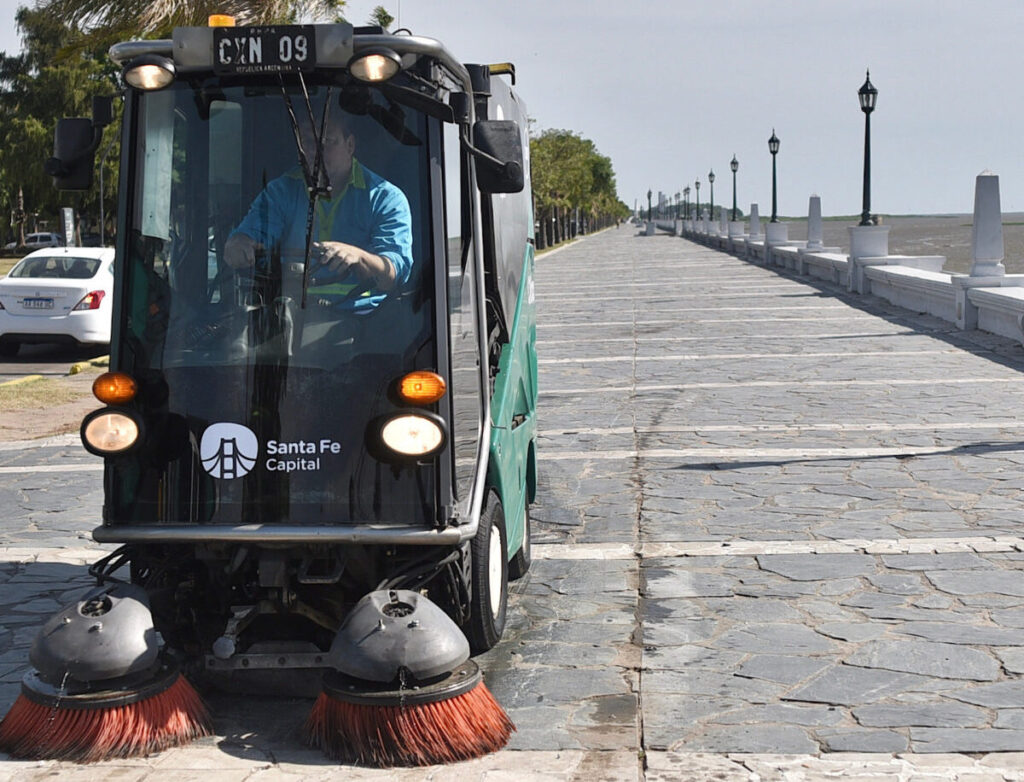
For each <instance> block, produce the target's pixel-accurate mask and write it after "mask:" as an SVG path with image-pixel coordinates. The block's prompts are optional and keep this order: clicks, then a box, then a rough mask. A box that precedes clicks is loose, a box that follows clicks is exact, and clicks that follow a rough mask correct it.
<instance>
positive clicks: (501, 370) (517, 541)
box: [487, 244, 537, 559]
mask: <svg viewBox="0 0 1024 782" xmlns="http://www.w3.org/2000/svg"><path fill="white" fill-rule="evenodd" d="M533 271H534V251H533V245H532V244H527V246H526V252H525V254H524V256H523V274H522V277H521V279H520V284H519V298H518V301H517V303H516V312H515V317H514V319H513V322H512V327H511V330H510V333H509V341H508V343H507V344H506V345H505V346H504V347H503V348H502V351H501V357H500V359H499V363H498V374H497V376H496V377H495V379H494V394H493V396H492V398H491V449H490V454H489V456H490V459H489V464H488V476H487V478H488V484H489V485H490V486H491V487H492V488H493V489H494V490H496V491H497V493H498V496H499V497H500V498H501V504H502V509H503V510H504V513H505V530H506V535H507V537H508V555H509V558H510V559H511V558H512V556H513V555H515V554H516V553H517V552H518V551H519V549H520V547H521V546H522V545H523V532H524V530H525V523H524V521H525V518H526V507H527V505H528V504H529V503H530V502H532V501H533V500H534V499H535V498H536V495H537V452H536V440H537V318H536V312H535V309H536V306H535V301H534V298H535V297H534V287H533Z"/></svg>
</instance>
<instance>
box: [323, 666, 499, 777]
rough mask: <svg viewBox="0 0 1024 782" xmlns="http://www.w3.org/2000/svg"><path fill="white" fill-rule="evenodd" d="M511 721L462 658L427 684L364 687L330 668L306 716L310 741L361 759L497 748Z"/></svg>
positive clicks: (387, 762) (462, 756) (413, 758)
mask: <svg viewBox="0 0 1024 782" xmlns="http://www.w3.org/2000/svg"><path fill="white" fill-rule="evenodd" d="M514 730H515V727H514V726H513V725H512V721H511V720H510V719H509V718H508V716H507V715H506V714H505V712H504V710H503V709H502V708H501V706H500V705H498V702H497V701H496V700H495V699H494V696H493V695H491V692H490V690H488V689H487V687H486V685H484V683H483V678H482V677H481V675H480V669H479V668H478V667H477V665H476V663H474V662H472V661H467V662H465V663H463V664H462V665H461V666H459V668H458V669H456V670H455V671H453V672H452V673H451V674H449V675H448V676H445V677H442V679H441V680H440V681H437V682H434V683H432V684H427V685H420V684H407V685H406V686H405V687H399V688H397V689H390V690H389V689H384V688H383V687H381V688H374V687H368V686H367V683H366V682H359V681H356V680H354V679H350V678H349V677H346V676H343V675H341V674H336V673H332V674H329V675H328V676H327V677H326V679H325V681H324V691H323V692H322V693H321V694H320V697H319V698H318V699H317V702H316V704H315V705H314V707H313V711H312V713H311V714H310V716H309V719H308V721H307V723H306V734H307V738H308V741H309V743H310V745H311V746H314V747H317V748H319V749H321V750H322V751H323V752H324V754H326V755H327V756H328V757H330V758H332V759H334V760H340V761H344V762H347V763H358V764H361V765H365V766H378V767H383V768H388V767H391V766H429V765H433V764H436V763H452V762H455V761H459V760H469V759H471V758H476V757H480V756H481V755H486V754H488V753H490V752H496V751H497V750H499V749H501V748H502V747H504V746H505V744H507V743H508V740H509V737H510V736H511V735H512V731H514Z"/></svg>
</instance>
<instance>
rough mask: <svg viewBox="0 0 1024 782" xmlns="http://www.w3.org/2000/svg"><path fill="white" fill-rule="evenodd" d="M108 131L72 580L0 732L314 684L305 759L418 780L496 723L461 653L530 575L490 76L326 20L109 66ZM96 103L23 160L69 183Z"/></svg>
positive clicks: (506, 108)
mask: <svg viewBox="0 0 1024 782" xmlns="http://www.w3.org/2000/svg"><path fill="white" fill-rule="evenodd" d="M111 56H112V57H113V59H114V60H115V62H117V63H118V64H119V65H120V66H121V67H122V68H123V81H124V84H125V89H124V92H123V101H124V104H123V108H124V110H123V130H122V136H121V166H120V186H119V187H120V189H119V201H120V206H119V211H118V218H117V246H116V251H117V255H116V257H117V260H116V272H115V277H116V288H115V292H114V316H113V339H112V345H111V354H110V358H111V363H110V370H111V371H110V372H108V373H106V374H104V375H102V376H101V377H100V378H98V379H97V381H96V383H95V385H94V392H95V394H96V396H97V397H98V399H99V400H100V401H101V402H102V403H104V405H105V406H104V407H102V408H101V409H98V410H96V411H95V412H93V413H91V414H90V415H88V416H87V417H86V419H85V421H84V422H83V424H82V430H81V431H82V440H83V442H84V444H85V447H86V448H87V449H88V450H89V451H90V452H92V453H93V454H96V455H98V456H101V457H103V459H104V464H105V470H104V479H103V480H104V490H105V493H104V494H105V500H104V506H103V519H102V524H101V525H100V526H98V527H97V528H96V530H95V532H94V537H95V539H96V540H97V541H99V542H100V543H106V544H119V547H118V548H116V550H115V551H113V552H112V553H110V554H109V555H108V556H105V557H104V558H102V559H101V560H99V561H98V562H96V563H95V564H94V565H93V566H92V568H91V570H90V572H91V573H92V575H93V576H95V578H96V580H97V586H96V587H95V589H93V590H92V591H91V592H89V593H88V594H87V595H85V596H84V597H83V598H82V599H81V600H79V601H78V602H77V603H76V604H75V605H72V606H69V607H68V608H67V609H65V610H64V611H62V612H61V613H60V614H58V615H57V616H55V617H53V618H52V619H51V620H50V621H49V622H48V623H47V624H46V625H45V627H44V628H43V630H42V631H41V632H40V634H39V636H38V638H37V639H36V641H35V643H34V645H33V647H32V651H31V655H30V661H31V663H32V666H33V671H32V672H31V673H30V674H29V675H28V676H27V677H26V679H25V681H24V684H23V688H22V695H21V696H20V697H19V699H18V701H17V702H16V703H15V706H14V707H13V708H12V709H11V711H10V712H9V713H8V715H7V716H6V717H5V719H4V721H3V723H2V724H0V748H3V749H4V750H6V751H8V752H10V753H12V754H14V755H17V756H20V757H61V758H70V759H76V760H86V761H89V760H99V759H103V758H108V757H113V756H126V755H132V754H141V753H146V752H149V751H153V750H156V749H161V748H164V747H167V746H172V745H175V744H180V743H182V742H184V741H187V740H188V739H190V738H193V737H195V736H199V735H203V734H204V733H207V732H209V731H210V730H211V727H212V726H211V722H210V717H209V715H208V713H207V712H206V710H205V707H204V706H203V702H202V700H201V699H200V698H199V696H198V694H197V691H196V690H195V689H193V687H192V684H190V681H191V682H198V681H199V680H202V681H203V682H206V681H207V680H211V681H217V680H225V681H230V680H232V679H234V680H235V681H237V679H238V678H239V677H242V676H244V675H245V673H244V672H252V671H260V672H262V673H263V674H264V675H265V677H269V678H272V674H273V672H278V673H280V674H281V679H282V680H284V678H286V677H285V676H284V674H285V673H287V672H291V673H292V674H294V672H295V671H296V670H300V671H318V672H322V674H323V676H322V691H321V694H320V696H319V698H318V700H317V701H316V704H315V705H314V707H313V710H312V713H311V714H310V716H309V719H308V721H307V723H306V725H305V731H306V736H307V739H308V741H309V742H310V743H311V744H313V745H315V746H319V747H321V748H322V749H324V750H325V751H326V752H327V753H328V754H329V755H331V756H332V757H336V758H339V759H341V760H345V761H351V762H360V763H369V764H378V765H392V764H399V765H403V764H408V765H411V764H424V763H435V762H445V761H451V760H458V759H463V758H469V757H473V756H476V755H480V754H482V753H484V752H488V751H492V750H495V749H498V748H500V747H501V746H503V745H504V744H505V743H506V741H507V740H508V737H509V735H510V733H511V731H512V730H513V726H512V724H511V722H510V721H509V719H508V717H507V716H506V715H505V713H504V711H503V710H502V709H501V707H500V706H499V705H498V704H497V703H496V702H495V700H494V699H493V697H492V696H491V695H490V693H489V691H488V690H487V689H486V687H485V686H484V685H483V682H482V678H481V673H480V670H479V668H478V666H477V665H476V664H475V663H474V662H473V660H472V659H471V655H474V654H477V653H480V652H483V651H485V650H487V649H489V648H491V647H492V646H494V645H495V644H496V643H497V642H498V641H499V639H500V638H501V636H502V632H503V629H504V626H505V614H506V602H507V584H508V580H509V579H510V578H516V577H519V576H522V575H523V574H524V573H525V572H526V570H527V568H528V567H529V564H530V553H529V552H530V547H529V504H530V502H531V501H532V499H533V498H534V494H535V491H536V483H537V456H536V451H535V440H536V423H535V406H536V398H537V359H536V353H535V339H536V327H535V320H534V288H533V264H534V258H533V243H532V242H533V239H532V237H533V214H532V207H531V197H530V186H529V143H528V138H527V133H526V130H527V117H526V112H525V107H524V106H523V104H522V103H521V101H520V100H519V98H518V97H517V96H516V94H515V93H514V92H513V89H512V86H511V85H512V84H514V82H515V71H514V68H513V67H512V66H511V65H509V64H503V65H490V66H488V65H465V64H462V63H460V62H459V61H458V60H457V59H455V58H454V57H453V56H452V55H451V54H450V53H449V52H448V51H447V50H446V49H445V48H444V46H443V45H441V44H440V43H438V42H437V41H435V40H432V39H429V38H422V37H416V36H413V35H411V34H386V33H384V32H383V31H381V30H380V29H376V28H353V27H351V26H350V25H347V24H329V25H294V26H275V27H235V26H232V24H231V21H230V20H229V19H222V18H211V26H209V27H205V28H198V27H197V28H179V29H176V30H175V31H174V33H173V38H172V39H171V40H152V41H135V42H130V43H123V44H118V45H116V46H114V47H113V48H112V49H111ZM109 116H110V111H109V104H108V105H107V106H104V105H103V102H102V101H101V102H99V104H98V107H95V110H94V117H93V118H91V119H84V118H75V119H67V120H62V121H61V122H60V123H59V124H58V127H57V131H56V135H55V144H54V157H53V158H52V159H51V160H50V161H49V162H48V163H47V168H48V171H49V172H50V173H51V174H52V175H53V176H54V179H55V184H56V185H57V186H58V187H60V188H62V189H68V190H71V189H85V188H88V187H90V186H91V172H92V169H93V166H94V157H95V155H94V153H95V150H96V147H97V144H98V139H99V137H100V134H101V132H102V126H103V124H104V123H105V122H108V121H109Z"/></svg>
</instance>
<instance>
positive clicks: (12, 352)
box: [0, 342, 21, 358]
mask: <svg viewBox="0 0 1024 782" xmlns="http://www.w3.org/2000/svg"><path fill="white" fill-rule="evenodd" d="M19 350H21V343H20V342H0V356H3V357H4V358H13V357H14V356H16V355H18V351H19Z"/></svg>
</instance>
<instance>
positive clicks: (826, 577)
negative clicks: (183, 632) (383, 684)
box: [0, 226, 1024, 782]
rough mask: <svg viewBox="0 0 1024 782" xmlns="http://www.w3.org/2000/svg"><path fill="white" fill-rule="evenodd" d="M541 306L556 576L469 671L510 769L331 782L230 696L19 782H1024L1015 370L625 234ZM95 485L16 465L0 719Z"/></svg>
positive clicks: (1007, 349) (0, 491)
mask: <svg viewBox="0 0 1024 782" xmlns="http://www.w3.org/2000/svg"><path fill="white" fill-rule="evenodd" d="M536 291H537V302H538V306H539V318H538V320H539V327H538V339H539V355H540V361H541V380H542V396H541V408H540V416H541V419H540V424H541V433H542V434H541V443H540V454H541V485H540V492H539V497H538V503H537V505H536V506H534V508H533V522H534V541H535V544H536V545H535V557H536V559H535V562H534V567H533V569H532V571H531V573H530V575H529V576H528V577H527V578H525V579H523V580H522V581H520V582H518V583H517V584H515V585H514V593H515V594H514V596H513V600H512V602H511V608H510V627H509V630H508V632H507V634H506V637H505V639H504V641H503V642H502V643H501V644H500V645H499V646H498V647H497V648H496V649H494V650H493V651H492V652H490V653H489V654H488V655H486V656H485V657H483V658H481V661H482V663H483V665H484V667H485V669H486V672H487V680H488V684H489V686H490V687H491V689H492V690H493V692H494V693H495V695H496V696H497V697H498V699H499V700H500V701H501V702H502V703H503V704H504V705H505V707H506V708H507V709H508V711H509V713H510V715H511V716H512V718H513V720H514V721H515V722H516V724H517V726H518V732H517V733H516V734H515V736H514V737H513V740H512V743H511V744H510V746H509V748H508V749H507V750H505V751H503V752H501V753H498V754H496V755H493V756H491V757H488V758H484V759H481V760H479V761H475V762H473V763H466V764H461V765H459V766H455V767H451V768H447V769H429V770H423V769H415V770H408V771H400V772H395V771H370V770H361V769H350V768H344V769H339V768H338V767H337V766H334V765H332V764H330V763H328V762H327V761H325V760H324V759H323V758H322V757H321V756H320V755H319V754H318V753H315V752H313V751H310V750H307V749H304V748H302V746H301V745H300V744H299V742H298V739H297V733H298V726H299V725H300V724H301V722H302V719H303V718H304V716H305V713H306V712H307V711H308V709H309V706H310V701H308V700H303V699H292V700H273V699H270V698H260V697H256V696H253V697H249V698H234V699H230V698H226V697H224V696H215V697H214V698H213V699H212V705H213V708H214V709H215V711H216V713H217V715H218V719H217V729H218V733H219V735H218V736H217V737H215V738H214V739H210V740H207V741H203V742H199V743H198V744H196V745H193V746H191V747H188V748H185V749H180V750H175V751H170V752H166V753H163V754H161V755H158V756H155V757H153V758H149V759H146V760H142V761H131V762H112V763H105V764H101V765H100V766H97V767H89V768H78V767H74V766H69V765H66V764H55V763H41V764H33V763H21V762H15V761H11V760H6V759H3V758H2V756H0V778H11V779H14V780H18V782H27V781H28V780H33V781H34V780H42V779H49V778H53V776H54V775H56V776H58V777H59V778H61V779H101V778H111V779H117V780H132V781H134V780H146V781H147V782H155V780H164V779H168V780H169V779H198V778H202V779H204V780H209V781H210V782H214V781H217V782H219V781H220V780H274V779H285V780H300V779H301V780H305V779H314V780H320V779H323V780H326V779H342V778H345V779H400V780H422V779H440V780H449V779H450V780H456V779H458V780H465V779H487V780H521V779H551V780H562V779H581V780H587V782H594V781H595V780H675V779H689V780H707V779H737V780H768V779H786V780H812V779H813V780H823V779H837V778H842V779H851V778H856V779H901V780H910V779H914V780H926V779H960V780H971V781H972V782H982V781H983V780H1002V779H1024V680H1022V679H1021V677H1020V674H1021V673H1024V578H1022V575H1024V574H1022V570H1024V530H1022V529H1021V527H1020V522H1021V519H1022V514H1021V505H1022V500H1024V496H1022V490H1024V446H1022V440H1024V419H1022V418H1021V417H1020V411H1022V410H1024V382H1022V381H1024V374H1022V369H1024V350H1022V348H1021V347H1020V345H1017V344H1012V343H1010V342H1008V341H1006V340H1003V339H999V338H994V337H991V336H986V335H984V334H981V333H966V334H964V333H959V332H957V331H955V330H954V329H953V328H952V327H950V326H949V325H947V324H944V323H942V322H940V321H937V320H933V319H929V318H923V317H918V316H915V315H913V314H911V313H907V312H904V311H900V310H896V309H894V308H891V307H889V306H888V305H885V304H883V303H881V302H879V301H877V300H874V299H870V298H867V299H865V298H860V297H851V296H847V295H846V294H845V293H844V292H842V291H839V290H838V289H835V288H831V287H828V286H823V285H820V284H812V283H810V282H808V281H807V280H801V279H797V278H793V277H790V276H785V275H780V274H779V273H778V272H776V271H769V270H766V269H762V268H759V267H757V266H754V265H751V264H749V263H746V262H744V261H740V260H738V259H735V258H732V257H730V256H728V255H724V254H722V253H719V252H715V251H712V250H709V249H706V248H703V247H700V246H698V245H695V244H691V243H690V242H687V241H684V240H682V239H678V238H673V237H668V236H653V237H639V236H636V235H635V229H633V228H631V227H625V226H624V227H622V228H620V229H618V230H612V231H607V232H604V233H602V234H598V235H596V236H593V237H590V238H588V239H586V240H584V241H581V242H577V243H575V244H573V245H571V246H569V247H567V248H565V249H563V250H560V251H557V252H555V253H552V254H549V255H545V256H543V257H541V258H540V259H539V261H538V269H537V279H536ZM99 477H100V472H99V471H98V469H97V468H96V464H95V461H94V460H92V459H91V458H90V457H88V456H87V455H85V454H84V453H83V452H82V451H81V449H80V448H78V447H76V446H75V445H74V444H73V441H72V440H70V439H69V440H61V441H52V442H50V443H48V444H44V445H41V446H40V445H36V446H33V447H25V446H24V445H23V444H12V445H9V446H3V449H2V450H0V497H2V500H3V507H4V509H5V511H6V512H5V514H4V518H3V520H2V521H0V544H2V545H4V546H6V547H5V548H3V549H2V550H0V709H6V708H7V706H8V705H9V704H10V703H11V702H12V701H13V699H14V698H15V697H16V695H17V682H18V680H19V679H20V676H21V674H22V672H23V671H24V664H25V658H26V654H27V644H28V643H29V642H30V640H31V637H32V634H33V632H34V629H35V627H37V626H38V624H39V623H40V622H41V621H42V620H43V619H44V618H45V616H46V615H48V614H49V613H50V612H52V611H53V610H55V609H56V608H57V605H58V603H60V602H62V601H66V600H68V599H69V598H71V597H72V596H73V595H74V594H75V593H76V590H77V589H79V588H80V587H81V586H82V585H84V584H85V583H86V577H85V574H84V570H83V568H82V567H81V563H82V562H83V561H84V560H85V559H87V558H92V557H94V556H95V553H94V552H95V550H96V548H97V547H95V546H94V545H92V544H91V543H90V542H89V538H88V531H89V530H90V529H91V527H92V525H93V523H94V521H95V519H96V518H97V517H98V512H99V505H100V494H99ZM90 550H91V551H90Z"/></svg>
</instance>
